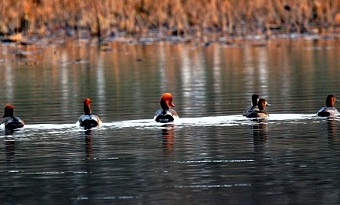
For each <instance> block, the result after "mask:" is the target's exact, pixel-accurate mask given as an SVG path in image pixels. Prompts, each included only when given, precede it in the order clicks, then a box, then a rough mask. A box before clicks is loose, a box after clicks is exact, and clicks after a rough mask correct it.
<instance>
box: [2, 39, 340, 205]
mask: <svg viewBox="0 0 340 205" xmlns="http://www.w3.org/2000/svg"><path fill="white" fill-rule="evenodd" d="M339 51H340V46H339V42H338V41H324V40H275V41H268V42H265V44H258V43H257V42H243V43H238V42H235V43H233V44H230V45H229V44H228V45H210V46H208V47H202V46H197V45H195V44H167V43H155V44H153V45H131V44H127V43H120V44H116V43H112V44H111V43H109V44H107V45H105V47H97V46H94V45H92V44H91V43H88V42H73V43H71V42H66V43H63V44H55V45H49V46H45V45H40V46H16V45H12V44H6V45H1V46H0V69H1V71H0V79H1V80H0V86H1V89H0V96H1V97H0V102H1V104H3V105H5V104H6V103H12V104H13V105H14V106H15V114H16V115H17V116H20V117H21V118H22V119H23V120H25V122H26V125H25V127H24V128H23V129H20V130H16V131H14V132H5V130H4V127H3V126H2V127H1V126H0V142H1V143H0V184H1V186H0V198H1V204H120V203H121V204H339V203H340V181H339V177H338V176H339V174H340V171H339V170H340V169H339V168H340V140H339V139H338V138H339V137H340V136H339V133H340V130H339V127H338V126H340V125H339V121H340V118H338V117H336V118H335V119H324V118H319V117H316V116H315V113H316V112H317V111H318V109H319V108H320V107H322V106H324V105H325V99H326V96H327V95H328V94H334V95H335V96H340V93H339V84H340V75H339V73H338V72H339V64H338V58H339V57H338V56H339V54H340V52H339ZM163 92H171V93H172V94H173V95H174V102H175V104H176V110H177V112H178V114H179V116H180V119H179V121H177V122H175V123H171V124H159V123H155V122H153V120H152V118H153V114H154V112H155V110H156V109H158V107H159V98H160V95H161V94H162V93H163ZM253 93H258V94H259V95H260V97H263V98H266V99H267V100H268V101H269V102H270V103H271V105H272V106H271V107H268V112H269V113H270V117H269V118H268V119H267V120H266V121H263V122H257V121H251V120H248V119H245V117H243V116H242V112H243V110H244V108H245V107H246V106H248V105H249V103H250V97H251V95H252V94H253ZM86 97H89V98H91V99H92V106H93V112H94V114H97V115H98V116H99V117H101V119H102V121H103V125H102V126H101V127H99V128H95V129H92V130H86V131H85V130H83V129H81V128H79V127H77V126H76V124H75V123H76V121H77V119H78V117H79V116H80V115H81V114H82V101H83V99H84V98H86ZM339 98H340V97H339Z"/></svg>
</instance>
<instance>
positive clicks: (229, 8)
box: [0, 0, 340, 45]
mask: <svg viewBox="0 0 340 205" xmlns="http://www.w3.org/2000/svg"><path fill="white" fill-rule="evenodd" d="M0 10H1V12H0V17H1V19H2V21H1V22H0V39H1V41H2V42H5V43H6V42H22V44H25V43H27V44H29V43H35V42H37V41H39V40H40V41H41V39H50V40H51V41H53V40H54V41H58V40H59V39H64V38H74V39H97V40H98V42H99V43H102V42H105V41H114V40H115V41H122V42H124V41H132V42H136V43H145V42H155V41H156V42H157V41H170V42H171V41H174V42H177V41H178V42H189V41H197V42H199V43H201V44H203V45H209V44H210V43H212V42H219V41H232V40H233V39H235V38H242V39H253V38H255V39H261V40H262V39H264V40H266V39H273V38H287V36H293V38H296V37H298V36H302V37H303V36H315V38H330V39H331V38H335V39H338V38H339V33H340V0H323V1H320V0H286V1H281V0H252V1H249V0H238V1H234V0H206V1H196V0H185V1H183V0H176V1H173V0H162V1H159V0H105V1H80V0H64V1H50V0H25V1H1V2H0ZM223 39H227V40H223Z"/></svg>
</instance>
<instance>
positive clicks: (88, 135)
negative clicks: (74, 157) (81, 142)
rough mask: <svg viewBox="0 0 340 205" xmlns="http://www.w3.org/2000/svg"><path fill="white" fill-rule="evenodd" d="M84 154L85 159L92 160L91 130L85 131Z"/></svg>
mask: <svg viewBox="0 0 340 205" xmlns="http://www.w3.org/2000/svg"><path fill="white" fill-rule="evenodd" d="M84 134H85V153H86V159H92V158H93V149H92V145H93V134H92V130H85V133H84Z"/></svg>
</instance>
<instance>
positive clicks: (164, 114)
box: [154, 93, 179, 123]
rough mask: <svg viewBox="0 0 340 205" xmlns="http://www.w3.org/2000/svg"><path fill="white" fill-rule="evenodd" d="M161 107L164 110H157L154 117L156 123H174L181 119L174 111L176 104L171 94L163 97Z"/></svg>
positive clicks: (165, 94)
mask: <svg viewBox="0 0 340 205" xmlns="http://www.w3.org/2000/svg"><path fill="white" fill-rule="evenodd" d="M160 105H161V108H162V109H159V110H157V111H156V113H155V117H154V119H155V121H156V122H163V123H167V122H173V121H174V120H175V119H177V118H179V117H178V115H177V112H176V111H175V110H174V109H173V107H175V104H174V103H173V102H172V95H171V94H170V93H164V94H163V95H162V97H161V100H160Z"/></svg>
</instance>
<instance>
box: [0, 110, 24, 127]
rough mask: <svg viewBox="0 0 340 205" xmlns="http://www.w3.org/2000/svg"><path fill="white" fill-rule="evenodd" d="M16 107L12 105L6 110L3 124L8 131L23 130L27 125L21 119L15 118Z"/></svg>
mask: <svg viewBox="0 0 340 205" xmlns="http://www.w3.org/2000/svg"><path fill="white" fill-rule="evenodd" d="M13 113H14V106H13V105H11V104H7V105H6V106H5V109H4V116H3V118H4V119H3V120H2V122H1V124H3V123H4V124H5V128H8V129H17V128H22V127H23V126H24V125H25V123H24V121H23V120H21V119H20V118H19V117H14V115H13Z"/></svg>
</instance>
